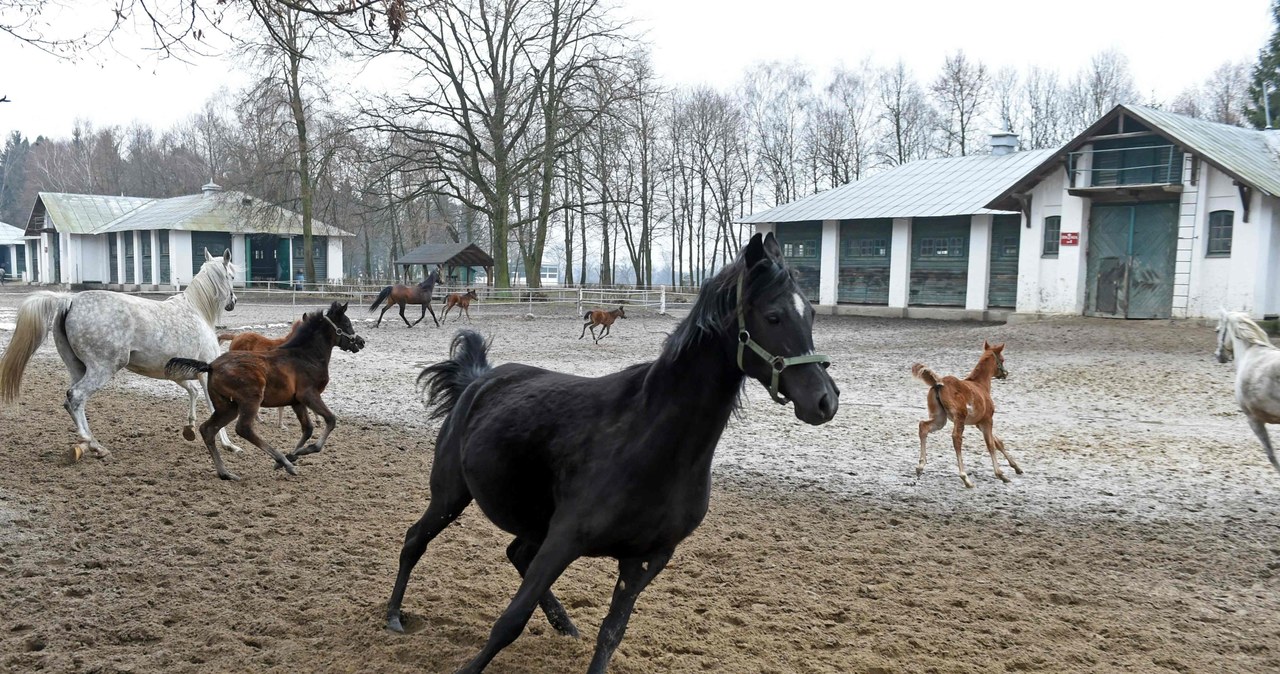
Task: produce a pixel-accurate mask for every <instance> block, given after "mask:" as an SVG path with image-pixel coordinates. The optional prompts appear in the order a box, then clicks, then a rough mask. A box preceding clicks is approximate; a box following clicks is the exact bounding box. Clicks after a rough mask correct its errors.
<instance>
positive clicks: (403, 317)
mask: <svg viewBox="0 0 1280 674" xmlns="http://www.w3.org/2000/svg"><path fill="white" fill-rule="evenodd" d="M400 320H402V321H404V325H405V327H408V328H412V327H413V323H410V322H409V319H408V318H407V317H405V315H404V302H400Z"/></svg>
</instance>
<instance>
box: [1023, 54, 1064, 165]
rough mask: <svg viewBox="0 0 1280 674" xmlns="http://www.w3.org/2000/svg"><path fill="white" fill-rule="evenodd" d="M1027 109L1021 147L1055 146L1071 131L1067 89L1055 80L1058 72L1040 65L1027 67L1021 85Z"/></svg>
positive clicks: (1033, 148) (1040, 147)
mask: <svg viewBox="0 0 1280 674" xmlns="http://www.w3.org/2000/svg"><path fill="white" fill-rule="evenodd" d="M1022 92H1023V98H1024V102H1025V110H1026V119H1027V121H1026V126H1025V129H1026V131H1025V132H1024V133H1023V134H1022V138H1021V142H1022V145H1023V147H1026V148H1028V149H1032V150H1037V149H1042V148H1050V147H1057V146H1059V145H1061V144H1062V143H1063V142H1065V141H1066V140H1067V138H1068V137H1069V135H1070V134H1071V131H1072V126H1071V122H1070V120H1069V117H1068V106H1067V104H1066V102H1065V101H1064V99H1065V98H1066V92H1065V91H1064V90H1063V87H1062V85H1061V84H1059V81H1058V74H1057V73H1056V72H1054V71H1052V70H1047V69H1045V68H1041V67H1039V66H1032V67H1031V68H1030V69H1029V70H1028V71H1027V76H1026V80H1025V82H1024V84H1023V86H1022Z"/></svg>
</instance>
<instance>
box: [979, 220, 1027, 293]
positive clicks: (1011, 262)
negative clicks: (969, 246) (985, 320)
mask: <svg viewBox="0 0 1280 674" xmlns="http://www.w3.org/2000/svg"><path fill="white" fill-rule="evenodd" d="M1021 222H1022V217H1021V216H1018V215H997V216H995V218H994V219H993V221H992V223H991V272H990V276H989V277H988V282H987V306H989V307H1000V308H1006V309H1012V308H1014V305H1016V304H1017V301H1018V246H1019V241H1020V239H1021V238H1022V237H1021V234H1019V232H1018V225H1019V224H1020V223H1021Z"/></svg>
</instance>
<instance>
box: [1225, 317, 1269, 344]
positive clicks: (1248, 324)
mask: <svg viewBox="0 0 1280 674" xmlns="http://www.w3.org/2000/svg"><path fill="white" fill-rule="evenodd" d="M1227 325H1229V326H1231V334H1232V335H1234V336H1236V337H1238V338H1240V339H1243V340H1244V341H1246V342H1248V343H1250V344H1253V345H1254V346H1270V347H1272V348H1275V347H1274V345H1273V344H1272V343H1271V338H1270V337H1269V336H1267V331H1266V330H1263V329H1262V328H1261V327H1259V326H1258V324H1257V323H1254V322H1253V319H1252V318H1249V315H1248V314H1245V313H1243V312H1239V311H1233V312H1230V313H1228V314H1227Z"/></svg>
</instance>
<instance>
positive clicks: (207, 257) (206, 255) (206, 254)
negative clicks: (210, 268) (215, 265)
mask: <svg viewBox="0 0 1280 674" xmlns="http://www.w3.org/2000/svg"><path fill="white" fill-rule="evenodd" d="M204 261H205V262H212V261H213V256H212V255H210V254H209V249H208V248H205V249H204Z"/></svg>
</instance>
